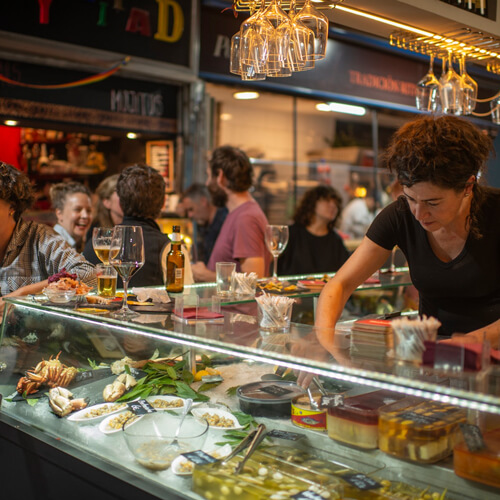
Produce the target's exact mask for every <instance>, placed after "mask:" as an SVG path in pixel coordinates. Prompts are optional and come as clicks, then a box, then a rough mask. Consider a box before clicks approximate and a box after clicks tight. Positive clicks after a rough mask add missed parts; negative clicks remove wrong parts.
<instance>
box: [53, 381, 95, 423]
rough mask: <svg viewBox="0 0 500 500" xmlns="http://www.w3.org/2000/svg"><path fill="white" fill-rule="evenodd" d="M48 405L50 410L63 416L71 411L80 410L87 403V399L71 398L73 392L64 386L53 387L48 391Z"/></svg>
mask: <svg viewBox="0 0 500 500" xmlns="http://www.w3.org/2000/svg"><path fill="white" fill-rule="evenodd" d="M49 405H50V407H51V408H52V411H53V412H54V413H55V414H56V415H58V416H60V417H65V416H66V415H68V414H69V413H71V412H72V411H76V410H81V409H83V408H85V407H86V406H87V405H88V399H84V398H80V399H73V393H72V392H70V391H68V389H65V388H64V387H54V388H52V389H50V391H49Z"/></svg>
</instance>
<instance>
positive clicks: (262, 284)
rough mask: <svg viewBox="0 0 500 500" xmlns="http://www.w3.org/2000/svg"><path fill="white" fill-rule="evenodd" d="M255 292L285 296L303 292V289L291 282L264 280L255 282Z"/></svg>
mask: <svg viewBox="0 0 500 500" xmlns="http://www.w3.org/2000/svg"><path fill="white" fill-rule="evenodd" d="M257 291H260V292H265V293H272V294H279V295H286V294H289V293H297V292H303V291H304V288H299V287H298V286H297V285H295V284H293V283H292V282H291V281H280V280H273V279H272V278H271V279H265V280H260V281H258V282H257Z"/></svg>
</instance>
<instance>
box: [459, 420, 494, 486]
mask: <svg viewBox="0 0 500 500" xmlns="http://www.w3.org/2000/svg"><path fill="white" fill-rule="evenodd" d="M483 439H484V443H485V444H486V447H485V448H484V449H482V450H479V451H469V449H468V448H467V445H466V444H465V442H463V443H460V444H458V445H457V446H455V450H454V454H453V466H454V468H455V474H457V476H460V477H465V478H466V479H472V480H473V481H479V482H480V483H484V484H488V485H490V486H494V487H496V488H500V429H495V430H494V431H491V432H487V433H485V434H483Z"/></svg>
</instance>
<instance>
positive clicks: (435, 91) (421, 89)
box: [415, 54, 440, 112]
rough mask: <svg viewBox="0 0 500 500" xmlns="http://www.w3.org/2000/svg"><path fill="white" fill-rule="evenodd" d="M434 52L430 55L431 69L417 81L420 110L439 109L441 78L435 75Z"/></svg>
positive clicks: (417, 100)
mask: <svg viewBox="0 0 500 500" xmlns="http://www.w3.org/2000/svg"><path fill="white" fill-rule="evenodd" d="M433 67H434V54H431V55H430V62H429V71H428V72H427V74H426V75H425V76H424V77H423V78H422V79H421V80H420V81H419V82H418V83H417V93H416V96H415V101H416V107H417V109H419V110H420V111H433V112H435V111H437V107H438V101H439V99H438V96H439V85H440V84H439V80H438V79H437V78H436V76H435V75H434V69H433Z"/></svg>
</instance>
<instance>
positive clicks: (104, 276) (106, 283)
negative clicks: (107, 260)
mask: <svg viewBox="0 0 500 500" xmlns="http://www.w3.org/2000/svg"><path fill="white" fill-rule="evenodd" d="M95 274H96V276H97V295H99V297H105V298H107V299H114V298H115V296H116V277H117V273H116V269H115V268H114V267H113V266H109V265H106V264H97V265H96V266H95Z"/></svg>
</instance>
